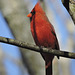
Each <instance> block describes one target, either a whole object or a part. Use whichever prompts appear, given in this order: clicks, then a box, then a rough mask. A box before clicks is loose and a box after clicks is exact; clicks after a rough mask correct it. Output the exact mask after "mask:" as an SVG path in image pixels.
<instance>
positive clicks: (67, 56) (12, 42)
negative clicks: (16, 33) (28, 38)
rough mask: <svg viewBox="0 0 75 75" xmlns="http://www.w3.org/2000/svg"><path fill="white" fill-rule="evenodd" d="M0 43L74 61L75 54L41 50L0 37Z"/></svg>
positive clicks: (34, 46) (46, 49) (40, 48)
mask: <svg viewBox="0 0 75 75" xmlns="http://www.w3.org/2000/svg"><path fill="white" fill-rule="evenodd" d="M0 42H3V43H7V44H11V45H14V46H18V47H22V48H26V49H29V50H32V51H36V52H43V53H51V54H53V55H56V56H62V57H66V58H73V59H75V53H72V52H66V51H59V50H55V49H51V48H42V47H38V46H36V45H31V44H29V43H25V42H21V41H18V40H14V39H9V38H5V37H0Z"/></svg>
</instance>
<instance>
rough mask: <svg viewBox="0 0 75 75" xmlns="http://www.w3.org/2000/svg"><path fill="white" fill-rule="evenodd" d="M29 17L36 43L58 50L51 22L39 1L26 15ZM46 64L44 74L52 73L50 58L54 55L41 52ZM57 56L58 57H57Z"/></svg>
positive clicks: (50, 74) (49, 74)
mask: <svg viewBox="0 0 75 75" xmlns="http://www.w3.org/2000/svg"><path fill="white" fill-rule="evenodd" d="M27 17H30V25H31V32H32V35H33V38H34V41H35V43H36V45H38V46H39V47H42V46H44V47H47V48H53V49H57V50H59V44H58V40H57V37H56V34H55V30H54V28H53V26H52V24H51V23H50V22H49V20H48V18H47V16H46V14H45V12H44V11H43V9H42V8H41V6H40V4H39V2H38V3H37V4H36V5H35V7H34V8H33V9H32V11H31V12H30V13H29V14H28V15H27ZM41 55H42V57H43V58H44V60H45V64H46V75H52V60H53V58H54V55H52V54H47V53H41ZM58 58H59V57H58Z"/></svg>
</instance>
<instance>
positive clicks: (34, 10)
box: [27, 2, 44, 20]
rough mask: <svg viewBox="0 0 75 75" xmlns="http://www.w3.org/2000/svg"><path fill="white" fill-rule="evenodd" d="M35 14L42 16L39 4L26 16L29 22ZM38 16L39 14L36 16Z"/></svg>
mask: <svg viewBox="0 0 75 75" xmlns="http://www.w3.org/2000/svg"><path fill="white" fill-rule="evenodd" d="M36 13H40V14H43V13H44V11H43V9H42V8H41V6H40V3H39V2H38V3H37V4H36V5H35V7H34V8H33V9H32V11H31V12H30V13H29V14H28V15H27V17H30V20H32V17H33V16H34V15H35V14H36ZM38 15H39V14H38Z"/></svg>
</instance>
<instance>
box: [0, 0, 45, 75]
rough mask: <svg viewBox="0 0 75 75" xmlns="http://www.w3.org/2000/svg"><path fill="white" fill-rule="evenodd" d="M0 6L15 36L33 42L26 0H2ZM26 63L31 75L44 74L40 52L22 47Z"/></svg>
mask: <svg viewBox="0 0 75 75" xmlns="http://www.w3.org/2000/svg"><path fill="white" fill-rule="evenodd" d="M0 6H1V10H2V13H3V15H4V18H5V19H6V21H7V23H8V26H9V27H10V29H11V31H12V33H13V35H14V37H15V38H16V39H18V40H21V41H25V42H29V43H33V39H32V36H31V32H30V24H29V20H28V18H27V13H28V10H27V6H25V4H24V0H0ZM20 49H22V50H21V55H22V59H23V62H24V65H25V66H26V67H27V69H28V72H29V74H30V75H44V66H43V64H44V61H43V60H42V58H41V56H40V55H39V53H36V52H32V51H27V50H26V53H24V52H23V50H24V49H23V48H20Z"/></svg>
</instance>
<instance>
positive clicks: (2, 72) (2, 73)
mask: <svg viewBox="0 0 75 75" xmlns="http://www.w3.org/2000/svg"><path fill="white" fill-rule="evenodd" d="M3 61H4V56H3V51H2V49H1V46H0V75H6V69H5V66H4V64H3Z"/></svg>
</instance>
